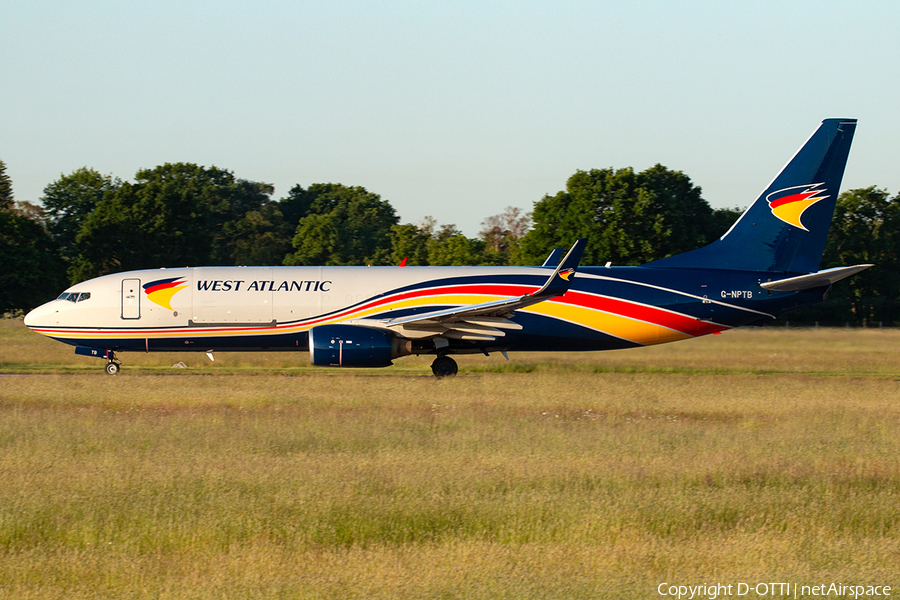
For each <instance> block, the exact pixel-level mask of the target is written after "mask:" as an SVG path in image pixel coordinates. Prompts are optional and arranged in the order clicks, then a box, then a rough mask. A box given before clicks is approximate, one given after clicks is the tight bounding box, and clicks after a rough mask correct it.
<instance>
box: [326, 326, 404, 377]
mask: <svg viewBox="0 0 900 600" xmlns="http://www.w3.org/2000/svg"><path fill="white" fill-rule="evenodd" d="M411 351H412V348H411V345H410V344H409V341H408V340H401V339H399V338H396V337H394V336H393V335H392V334H391V333H390V332H389V331H384V330H382V329H376V328H374V327H363V326H361V325H340V324H338V325H320V326H318V327H313V328H312V329H310V330H309V362H310V364H312V365H313V366H317V367H388V366H390V365H392V364H393V363H392V362H391V359H392V358H397V357H398V356H405V355H407V354H410V353H411Z"/></svg>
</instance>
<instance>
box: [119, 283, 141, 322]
mask: <svg viewBox="0 0 900 600" xmlns="http://www.w3.org/2000/svg"><path fill="white" fill-rule="evenodd" d="M122 318H123V319H140V318H141V280H140V279H123V280H122Z"/></svg>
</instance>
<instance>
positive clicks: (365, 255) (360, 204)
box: [281, 183, 399, 265]
mask: <svg viewBox="0 0 900 600" xmlns="http://www.w3.org/2000/svg"><path fill="white" fill-rule="evenodd" d="M286 200H287V202H286V201H285V200H283V201H282V202H281V206H282V207H285V209H286V210H288V212H289V213H291V214H300V215H302V216H301V217H300V219H299V221H298V223H297V233H296V235H295V236H294V239H293V242H292V243H293V246H294V248H295V249H296V250H295V252H293V253H292V254H289V255H288V256H286V257H285V259H284V264H286V265H362V264H389V263H390V261H391V238H390V235H391V228H392V227H393V226H394V225H397V223H398V221H399V219H398V218H397V213H396V212H395V211H394V208H393V207H392V206H391V205H390V203H389V202H387V201H386V200H382V199H381V196H379V195H378V194H373V193H371V192H368V191H366V189H365V188H363V187H348V186H345V185H341V184H339V183H316V184H313V185H311V186H310V187H309V189H308V190H303V188H301V187H300V186H295V187H294V188H293V189H292V190H291V198H289V199H286ZM304 213H305V214H304Z"/></svg>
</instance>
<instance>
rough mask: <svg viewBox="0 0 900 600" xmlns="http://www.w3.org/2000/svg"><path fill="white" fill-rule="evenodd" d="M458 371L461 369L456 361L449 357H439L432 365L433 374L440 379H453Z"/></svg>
mask: <svg viewBox="0 0 900 600" xmlns="http://www.w3.org/2000/svg"><path fill="white" fill-rule="evenodd" d="M458 371H459V367H458V366H457V365H456V361H455V360H453V359H452V358H450V357H449V356H438V357H437V358H436V359H434V362H433V363H431V372H432V373H434V376H435V377H437V378H438V379H442V378H444V377H453V376H454V375H456V373H457V372H458Z"/></svg>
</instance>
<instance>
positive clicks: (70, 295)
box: [57, 292, 91, 302]
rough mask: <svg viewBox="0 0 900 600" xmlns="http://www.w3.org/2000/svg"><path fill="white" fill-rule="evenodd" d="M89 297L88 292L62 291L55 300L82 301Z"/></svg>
mask: <svg viewBox="0 0 900 600" xmlns="http://www.w3.org/2000/svg"><path fill="white" fill-rule="evenodd" d="M90 297H91V293H90V292H63V293H62V294H60V295H59V298H57V300H68V301H69V302H82V301H84V300H87V299H88V298H90Z"/></svg>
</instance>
